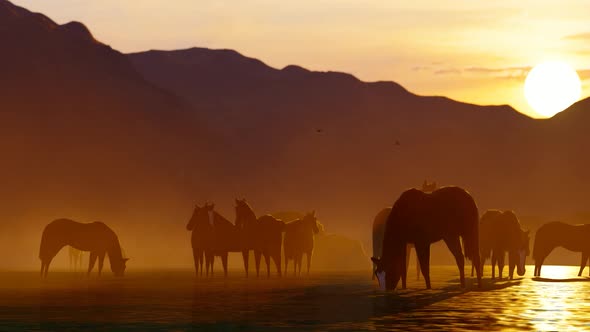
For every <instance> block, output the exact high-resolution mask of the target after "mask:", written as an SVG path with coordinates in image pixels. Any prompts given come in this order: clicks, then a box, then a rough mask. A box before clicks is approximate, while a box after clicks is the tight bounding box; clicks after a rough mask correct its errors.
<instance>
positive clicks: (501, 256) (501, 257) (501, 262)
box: [498, 251, 506, 280]
mask: <svg viewBox="0 0 590 332" xmlns="http://www.w3.org/2000/svg"><path fill="white" fill-rule="evenodd" d="M504 256H506V255H505V254H504V251H500V253H499V254H498V279H500V280H502V270H504Z"/></svg>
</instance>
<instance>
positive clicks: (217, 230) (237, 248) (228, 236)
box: [205, 204, 248, 277]
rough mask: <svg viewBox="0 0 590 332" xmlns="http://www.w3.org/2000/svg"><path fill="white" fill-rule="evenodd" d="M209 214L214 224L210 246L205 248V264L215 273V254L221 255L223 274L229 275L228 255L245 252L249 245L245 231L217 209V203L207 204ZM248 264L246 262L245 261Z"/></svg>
mask: <svg viewBox="0 0 590 332" xmlns="http://www.w3.org/2000/svg"><path fill="white" fill-rule="evenodd" d="M206 210H207V214H208V215H209V216H210V218H211V219H210V220H211V223H212V225H213V232H212V237H211V240H210V246H208V248H206V249H205V265H206V266H207V268H209V267H210V268H211V274H213V263H214V258H215V256H218V257H221V264H222V266H223V275H224V276H225V277H227V257H228V254H229V253H230V252H239V253H242V254H243V253H244V250H246V248H247V247H248V243H247V240H246V239H245V238H244V231H243V229H241V228H240V227H238V226H236V225H234V224H233V223H232V222H231V221H229V220H227V219H226V218H225V217H223V216H222V215H220V214H219V213H217V211H215V205H214V204H210V205H208V206H206ZM244 265H246V262H244Z"/></svg>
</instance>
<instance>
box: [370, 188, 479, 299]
mask: <svg viewBox="0 0 590 332" xmlns="http://www.w3.org/2000/svg"><path fill="white" fill-rule="evenodd" d="M478 229H479V215H478V212H477V206H476V205H475V201H474V200H473V197H471V195H470V194H469V193H468V192H467V191H465V190H463V189H461V188H459V187H443V188H440V189H438V190H435V191H434V192H432V193H431V194H428V193H424V192H422V191H420V190H417V189H410V190H407V191H405V192H403V193H402V194H401V196H400V197H399V198H398V199H397V201H396V202H395V203H394V204H393V207H392V209H391V213H390V214H389V217H388V219H387V222H386V225H385V235H384V239H383V256H382V257H381V258H377V257H372V258H371V260H373V262H374V263H375V264H376V265H377V269H376V271H375V275H376V276H377V279H378V280H379V286H380V287H381V288H382V289H395V288H396V287H397V284H398V282H399V279H400V276H403V275H404V274H405V273H406V271H405V269H406V264H405V257H406V250H407V243H414V246H415V248H416V253H417V255H418V260H419V261H420V267H421V269H422V275H423V276H424V281H425V282H426V288H428V289H430V288H431V287H430V266H429V264H430V244H432V243H434V242H437V241H439V240H444V241H445V243H446V244H447V247H448V248H449V250H450V251H451V253H452V254H453V256H455V260H456V262H457V267H458V268H459V275H460V280H461V287H465V272H464V265H465V258H464V256H463V253H462V252H461V241H460V239H461V238H462V239H463V244H464V247H465V256H466V257H467V258H469V259H470V260H471V261H472V262H473V264H475V267H476V272H477V281H478V286H480V287H481V269H480V262H479V233H478Z"/></svg>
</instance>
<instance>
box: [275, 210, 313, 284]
mask: <svg viewBox="0 0 590 332" xmlns="http://www.w3.org/2000/svg"><path fill="white" fill-rule="evenodd" d="M319 232H320V229H319V227H318V223H317V219H316V217H315V211H314V212H310V213H307V214H306V215H305V216H304V217H303V218H301V219H297V220H293V221H291V222H288V223H286V224H285V240H284V244H283V246H284V253H285V275H287V266H288V264H289V260H293V275H301V263H302V260H303V255H304V254H305V255H306V257H307V274H309V269H310V267H311V256H312V253H313V235H314V234H317V233H319Z"/></svg>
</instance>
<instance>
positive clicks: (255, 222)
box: [236, 199, 285, 277]
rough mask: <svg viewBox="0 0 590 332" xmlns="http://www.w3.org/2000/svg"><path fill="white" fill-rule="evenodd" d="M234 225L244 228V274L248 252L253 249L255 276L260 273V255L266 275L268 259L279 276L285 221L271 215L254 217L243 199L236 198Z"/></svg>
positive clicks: (268, 265) (268, 267) (268, 266)
mask: <svg viewBox="0 0 590 332" xmlns="http://www.w3.org/2000/svg"><path fill="white" fill-rule="evenodd" d="M236 226H238V227H242V228H243V229H244V236H245V239H244V241H245V242H246V246H247V248H246V249H245V250H244V251H243V252H242V255H243V257H244V266H245V268H246V276H248V253H249V251H250V249H251V248H253V249H254V259H255V262H256V276H257V277H258V276H259V274H260V257H261V256H264V261H265V262H266V272H267V276H268V277H270V259H271V258H272V260H273V261H274V262H275V265H276V267H277V272H278V274H279V277H280V276H281V275H282V273H281V248H282V244H283V230H284V228H285V223H284V222H283V221H282V220H278V219H276V218H274V217H273V216H271V215H264V216H261V217H260V218H256V214H255V213H254V211H253V210H252V208H251V207H250V205H248V203H247V202H246V200H245V199H242V200H239V199H236Z"/></svg>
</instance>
